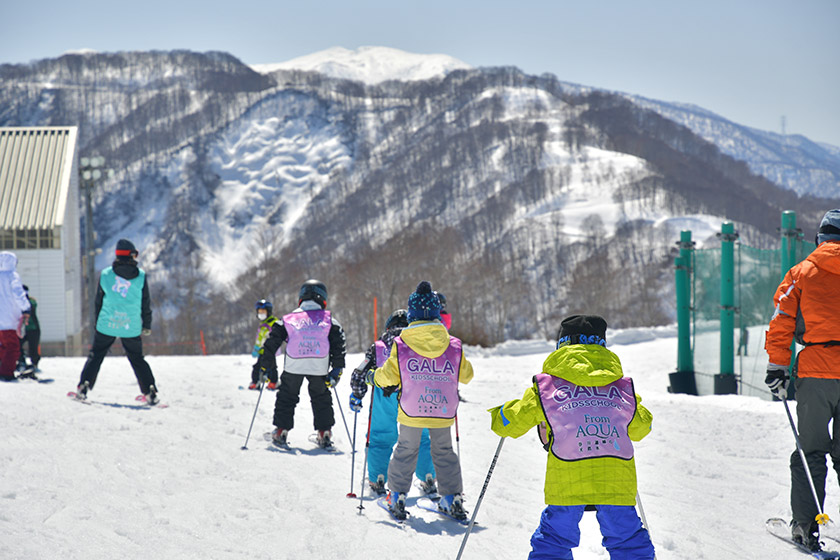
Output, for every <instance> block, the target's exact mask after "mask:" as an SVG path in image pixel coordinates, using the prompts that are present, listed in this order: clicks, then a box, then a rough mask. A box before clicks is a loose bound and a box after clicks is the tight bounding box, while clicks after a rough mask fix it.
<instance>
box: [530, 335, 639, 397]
mask: <svg viewBox="0 0 840 560" xmlns="http://www.w3.org/2000/svg"><path fill="white" fill-rule="evenodd" d="M543 371H544V372H545V373H548V374H550V375H553V376H554V377H560V378H561V379H565V380H567V381H571V382H572V383H574V384H575V385H582V386H584V387H603V386H604V385H609V384H610V383H612V382H613V381H617V380H619V379H621V378H622V377H624V372H623V371H622V369H621V361H620V360H619V359H618V356H616V355H615V354H613V353H612V352H610V351H609V350H607V349H606V348H604V347H603V346H600V345H598V344H572V345H569V346H563V347H562V348H558V349H557V350H555V351H554V352H552V353H551V354H549V356H548V358H546V359H545V362H543Z"/></svg>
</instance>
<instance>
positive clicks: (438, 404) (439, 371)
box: [394, 336, 461, 418]
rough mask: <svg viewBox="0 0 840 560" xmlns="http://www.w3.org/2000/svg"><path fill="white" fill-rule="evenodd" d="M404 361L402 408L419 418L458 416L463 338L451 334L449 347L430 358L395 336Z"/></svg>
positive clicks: (401, 373) (401, 382) (401, 367)
mask: <svg viewBox="0 0 840 560" xmlns="http://www.w3.org/2000/svg"><path fill="white" fill-rule="evenodd" d="M394 344H396V345H397V358H398V359H399V364H400V384H401V385H402V390H401V391H400V408H401V409H402V411H403V412H404V413H405V414H406V415H407V416H412V417H415V418H418V417H419V418H455V415H456V414H457V413H458V375H459V373H460V371H461V341H460V340H458V339H457V338H455V337H454V336H450V337H449V347H448V348H447V349H446V351H444V353H443V354H441V355H440V356H438V357H437V358H426V357H425V356H421V355H420V354H418V353H417V352H415V351H414V350H412V349H411V348H409V347H408V345H407V344H406V343H405V342H403V340H402V339H401V338H400V337H397V338H395V339H394Z"/></svg>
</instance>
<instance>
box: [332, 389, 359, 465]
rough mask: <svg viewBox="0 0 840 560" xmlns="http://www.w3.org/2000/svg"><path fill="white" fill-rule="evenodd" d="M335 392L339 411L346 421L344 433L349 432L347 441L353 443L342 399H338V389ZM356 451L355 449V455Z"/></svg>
mask: <svg viewBox="0 0 840 560" xmlns="http://www.w3.org/2000/svg"><path fill="white" fill-rule="evenodd" d="M333 391H335V400H336V402H338V411H339V412H340V413H341V419H342V420H344V431H345V432H347V441H353V438H352V437H350V428H349V427H348V426H347V418H345V417H344V411H343V410H342V409H341V399H339V398H338V389H336V388H335V386H333ZM355 452H356V450H355V449H353V453H355Z"/></svg>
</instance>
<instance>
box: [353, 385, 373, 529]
mask: <svg viewBox="0 0 840 560" xmlns="http://www.w3.org/2000/svg"><path fill="white" fill-rule="evenodd" d="M374 389H375V387H371V390H370V391H371V393H370V408H369V409H368V429H367V439H365V462H364V463H362V489H361V490H359V507H358V508H356V509H358V510H359V515H362V510H363V509H365V506H363V505H362V500H364V498H365V476H366V473H367V461H368V450H369V449H370V421H371V419H372V418H373V398H374V396H375V395H376V392H375V390H374Z"/></svg>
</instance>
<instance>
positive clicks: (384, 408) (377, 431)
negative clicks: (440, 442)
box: [368, 386, 435, 482]
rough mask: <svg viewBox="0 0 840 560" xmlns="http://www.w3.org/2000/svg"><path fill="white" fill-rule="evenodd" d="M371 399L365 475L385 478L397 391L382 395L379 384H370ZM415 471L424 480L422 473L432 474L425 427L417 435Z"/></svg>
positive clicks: (395, 433) (393, 433)
mask: <svg viewBox="0 0 840 560" xmlns="http://www.w3.org/2000/svg"><path fill="white" fill-rule="evenodd" d="M372 398H373V403H372V405H371V421H370V448H369V449H368V478H369V480H372V481H376V480H377V479H378V478H379V475H382V476H384V477H385V481H386V482H387V481H388V463H390V462H391V453H392V452H393V450H394V445H396V443H397V440H398V439H399V431H398V430H397V409H398V406H399V405H398V402H397V394H396V393H392V394H391V396H389V397H386V396H385V395H384V394H383V393H382V389H380V388H379V387H376V386H374V387H373V395H372ZM415 474H416V475H417V478H418V479H420V480H426V475H427V474H431V475H432V476H435V466H434V464H433V463H432V452H431V445H430V443H429V430H423V435H422V436H421V438H420V454H419V456H418V457H417V468H416V469H415Z"/></svg>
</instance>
